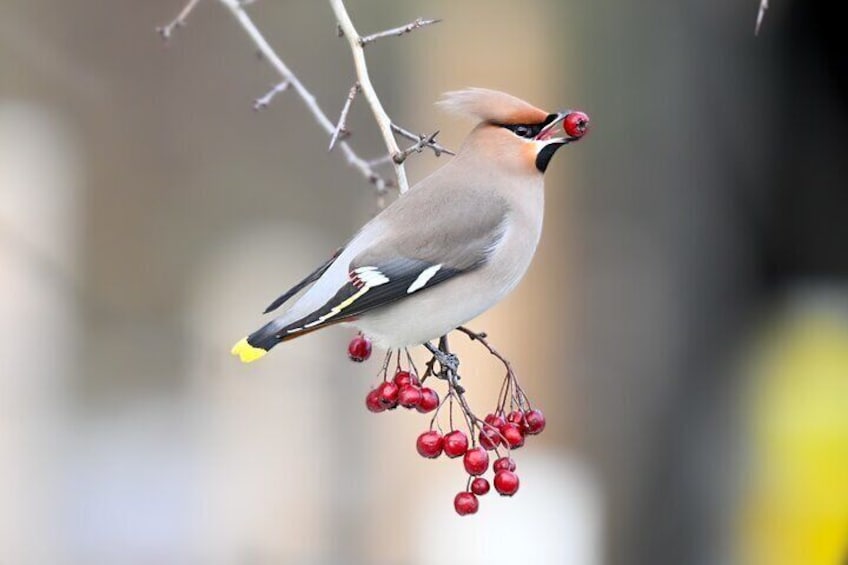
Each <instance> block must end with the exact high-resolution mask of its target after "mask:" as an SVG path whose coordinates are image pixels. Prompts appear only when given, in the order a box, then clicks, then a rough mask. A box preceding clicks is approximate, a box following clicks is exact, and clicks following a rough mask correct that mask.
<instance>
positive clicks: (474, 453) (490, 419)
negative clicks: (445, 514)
mask: <svg viewBox="0 0 848 565" xmlns="http://www.w3.org/2000/svg"><path fill="white" fill-rule="evenodd" d="M348 354H349V356H350V358H351V359H352V360H353V361H358V362H361V361H364V360H366V359H367V358H368V357H369V356H370V354H371V342H370V341H369V340H368V339H367V338H365V337H363V336H361V335H360V336H357V337H355V338H354V339H353V340H352V341H351V342H350V345H349V346H348ZM426 378H427V374H425V380H426ZM456 395H457V393H456V392H455V391H454V390H453V389H451V390H449V391H448V396H447V397H445V401H446V400H447V399H448V398H452V399H454V398H460V397H457V396H456ZM503 398H504V400H503V401H500V399H499V405H500V406H499V408H498V409H497V410H496V411H495V412H493V413H491V414H489V415H487V416H486V418H485V419H484V420H479V419H477V418H476V417H475V416H474V415H473V414H471V412H470V409H468V407H467V405H466V404H464V403H462V404H461V409H462V410H463V411H464V412H465V415H466V417H467V418H466V419H465V421H466V422H467V423H468V425H469V427H470V429H471V440H470V441H469V436H468V435H466V433H465V432H463V431H462V430H456V429H453V424H452V422H451V431H450V432H448V433H446V434H444V435H442V433H440V431H436V430H434V429H432V428H433V425H434V424H435V421H436V419H437V418H436V416H434V417H433V421H431V423H430V430H428V431H426V432H424V433H422V434H421V435H419V436H418V440H417V441H416V448H417V450H418V453H419V454H420V455H421V456H422V457H426V458H428V459H435V458H436V457H439V456H440V455H441V454H442V453H444V454H445V455H446V456H447V457H449V458H451V459H455V458H458V457H462V463H463V466H464V467H465V471H466V472H467V473H468V481H467V485H466V488H465V490H463V491H462V492H460V493H458V494H457V495H456V497H455V498H454V503H453V504H454V509H455V510H456V512H457V514H459V515H460V516H465V515H466V514H474V513H476V512H477V510H478V508H479V501H478V498H477V497H479V496H483V495H484V494H486V493H488V492H489V490H490V488H491V487H490V484H489V481H488V480H487V479H486V478H484V477H483V476H482V475H483V474H485V473H486V471H487V470H488V469H489V453H488V452H489V451H494V452H495V454H496V456H497V459H496V460H495V462H494V464H493V465H492V470H493V472H494V479H493V481H492V482H493V483H494V487H495V490H496V491H498V493H500V494H501V495H502V496H512V495H514V494H515V493H516V492H517V491H518V485H519V480H518V475H517V474H516V473H515V461H513V459H512V458H511V457H509V452H510V450H513V449H518V448H520V447H521V446H523V445H524V440H525V438H526V437H527V436H531V435H536V434H539V433H541V432H542V431H543V430H544V429H545V416H544V415H543V414H542V412H541V411H540V410H535V409H531V408H530V406H529V404H527V403H526V401H525V402H524V403H519V406H522V405H523V406H524V409H514V410H512V411H511V412H509V413H508V414H506V413H505V411H504V409H503V406H504V404H505V397H503ZM460 399H461V398H460ZM442 404H443V401H440V399H439V395H438V394H437V393H436V391H434V390H433V389H431V388H429V387H426V386H422V383H421V381H419V379H418V377H417V375H416V374H415V373H414V372H412V371H407V370H403V369H401V367H400V362H398V367H397V369H396V371H395V374H394V376H393V377H392V379H388V378H387V371H386V367H385V366H384V367H383V381H382V382H381V383H380V384H379V385H378V386H377V387H375V388H373V389H371V391H370V392H369V393H368V395H367V396H366V397H365V406H366V407H367V408H368V410H370V411H371V412H383V411H385V410H393V409H395V408H397V407H398V406H403V407H404V408H407V409H413V408H414V409H415V410H417V411H418V412H421V413H427V412H432V411H433V410H436V409H437V408H441V405H442ZM452 409H453V403H451V406H450V408H449V410H452ZM437 416H438V413H437ZM475 430H476V431H477V433H476V434H475V433H474V431H475ZM478 444H479V445H478ZM501 446H503V448H505V449H506V450H507V451H506V453H507V454H506V455H505V456H500V452H499V448H500V447H501Z"/></svg>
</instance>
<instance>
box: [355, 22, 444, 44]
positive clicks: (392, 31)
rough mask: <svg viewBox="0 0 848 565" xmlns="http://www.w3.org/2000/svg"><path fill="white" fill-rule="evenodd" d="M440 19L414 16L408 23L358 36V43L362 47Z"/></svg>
mask: <svg viewBox="0 0 848 565" xmlns="http://www.w3.org/2000/svg"><path fill="white" fill-rule="evenodd" d="M440 21H442V20H439V19H436V20H425V19H422V18H416V19H415V21H413V22H410V23H408V24H406V25H405V26H400V27H395V28H392V29H387V30H386V31H380V32H377V33H372V34H371V35H366V36H365V37H362V38H360V40H359V44H360V45H362V47H365V46H366V45H368V44H369V43H374V42H375V41H377V40H378V39H382V38H384V37H392V36H394V37H400V36H401V35H404V34H406V33H410V32H413V31H415V30H416V29H419V28H422V27H424V26H428V25H433V24H437V23H439V22H440ZM342 33H344V31H343V30H342Z"/></svg>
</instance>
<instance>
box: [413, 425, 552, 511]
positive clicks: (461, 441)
mask: <svg viewBox="0 0 848 565" xmlns="http://www.w3.org/2000/svg"><path fill="white" fill-rule="evenodd" d="M509 417H511V418H512V421H507V420H505V419H504V418H503V416H499V415H497V414H489V415H488V416H486V419H485V420H484V422H483V424H482V425H480V428H481V430H480V432H479V438H480V446H479V447H478V446H476V445H474V446H471V447H469V441H468V436H466V435H465V432H463V431H461V430H453V431H451V432H448V433H447V434H445V435H442V434H440V433H439V432H437V431H436V430H429V431H426V432H424V433H422V434H421V435H420V436H418V441H417V443H416V447H417V448H418V453H419V454H421V456H422V457H427V458H429V459H434V458H436V457H438V456H439V455H441V454H442V453H444V454H445V455H447V456H448V457H450V458H451V459H453V458H456V457H462V463H463V466H464V467H465V471H466V472H467V473H468V475H469V478H468V485H467V487H466V489H465V490H464V491H462V492H460V493H459V494H457V495H456V498H454V501H453V506H454V508H455V509H456V512H457V514H459V515H460V516H464V515H466V514H474V513H475V512H477V509H478V507H479V502H478V500H477V497H478V496H482V495H484V494H486V493H487V492H489V488H490V487H489V481H488V480H486V479H485V478H483V477H482V476H481V475H483V474H484V473H485V472H486V471H487V470H488V468H489V454H488V451H491V450H497V447H498V446H499V445H500V444H501V443H503V445H504V446H505V447H506V448H507V449H518V448H519V447H521V446H522V445H524V437H525V435H536V434H538V433H541V432H542V430H544V429H545V417H544V415H542V412H541V411H539V410H528V411H526V412H521V411H520V410H515V411H513V412H511V413H510V414H509ZM509 417H508V418H509ZM530 422H532V425H531V424H530ZM498 424H500V426H498ZM513 430H514V431H513ZM484 440H485V443H484ZM492 469H493V471H494V473H495V477H494V485H495V490H496V491H498V493H500V494H501V495H502V496H512V495H513V494H515V493H516V492H517V491H518V485H519V481H518V475H516V474H515V461H513V460H512V458H511V457H509V456H504V457H498V459H496V460H495V463H494V465H492Z"/></svg>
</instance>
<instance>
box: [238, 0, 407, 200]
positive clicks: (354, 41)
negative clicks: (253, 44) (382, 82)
mask: <svg viewBox="0 0 848 565" xmlns="http://www.w3.org/2000/svg"><path fill="white" fill-rule="evenodd" d="M222 1H227V2H232V0H222ZM330 6H331V7H332V8H333V12H334V13H335V14H336V19H337V20H338V24H339V26H340V27H341V29H342V31H343V32H344V34H345V37H346V38H347V42H348V45H350V51H351V54H352V55H353V65H354V67H355V68H356V77H357V78H358V79H359V84H360V85H361V87H362V95H363V96H365V100H367V101H368V105H369V106H370V107H371V111H372V113H373V114H374V120H375V121H376V122H377V127H379V128H380V133H381V134H382V135H383V142H384V143H385V144H386V148H387V149H388V150H389V154H390V155H396V154H398V153H400V148H399V147H398V144H397V141H395V137H394V135H393V134H392V120H391V119H389V115H388V114H387V113H386V111H385V110H384V109H383V104H382V103H381V102H380V98H379V97H378V96H377V92H376V91H375V90H374V85H373V84H371V77H370V76H369V74H368V65H367V64H366V62H365V51H364V50H363V49H362V38H361V37H360V36H359V34H358V33H357V31H356V28H355V27H354V26H353V22H352V21H351V19H350V16H349V15H348V13H347V10H346V9H345V6H344V2H342V0H330ZM393 164H394V169H395V176H396V177H397V183H398V190H399V191H400V193H401V194H403V193H404V192H406V191H407V190H409V182H408V181H407V180H406V170H404V168H403V164H402V163H393Z"/></svg>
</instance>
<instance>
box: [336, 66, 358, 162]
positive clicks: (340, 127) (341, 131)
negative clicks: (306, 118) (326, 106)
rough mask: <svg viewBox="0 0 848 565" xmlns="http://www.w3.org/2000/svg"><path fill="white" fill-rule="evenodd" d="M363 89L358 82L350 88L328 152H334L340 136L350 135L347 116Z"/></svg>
mask: <svg viewBox="0 0 848 565" xmlns="http://www.w3.org/2000/svg"><path fill="white" fill-rule="evenodd" d="M361 88H362V87H360V86H359V83H358V82H355V83H353V86H351V87H350V92H348V93H347V99H346V100H345V103H344V106H342V112H341V114H340V115H339V123H337V124H336V131H334V132H333V136H332V137H331V138H330V148H329V149H327V151H332V150H333V147H335V145H336V141H337V140H338V139H339V137H340V136H343V135H344V136H346V135H349V134H350V132H349V131H348V130H347V114H348V112H350V107H351V106H353V100H354V98H356V95H357V94H359V91H360V90H361Z"/></svg>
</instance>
